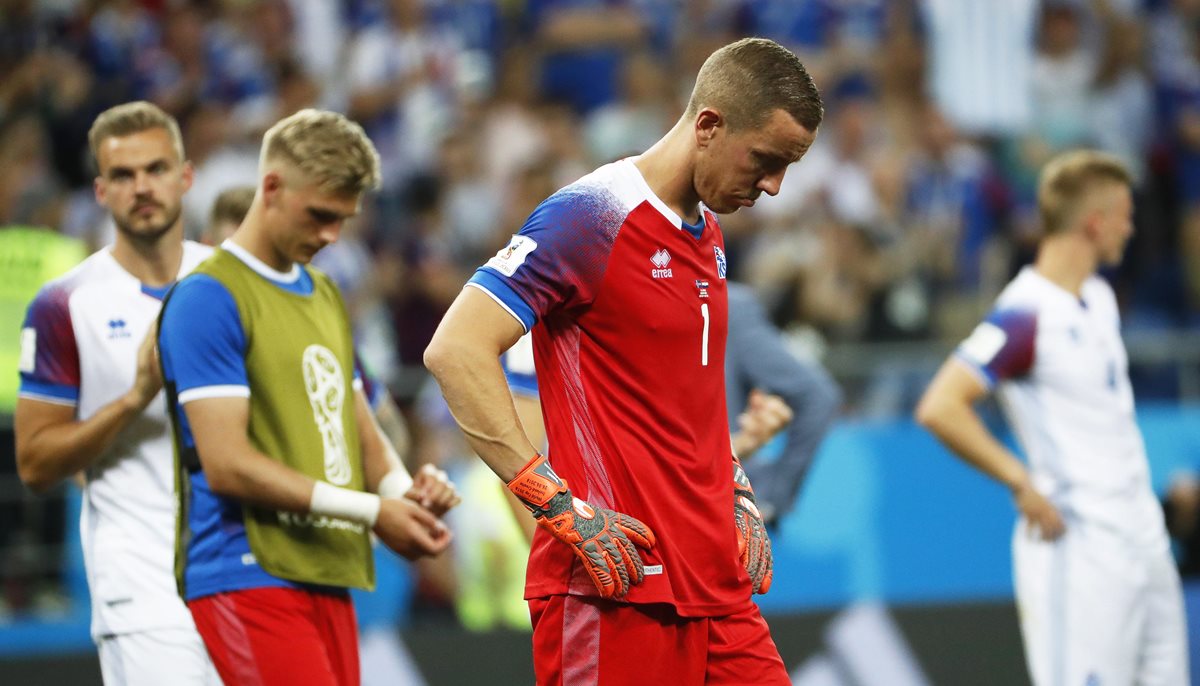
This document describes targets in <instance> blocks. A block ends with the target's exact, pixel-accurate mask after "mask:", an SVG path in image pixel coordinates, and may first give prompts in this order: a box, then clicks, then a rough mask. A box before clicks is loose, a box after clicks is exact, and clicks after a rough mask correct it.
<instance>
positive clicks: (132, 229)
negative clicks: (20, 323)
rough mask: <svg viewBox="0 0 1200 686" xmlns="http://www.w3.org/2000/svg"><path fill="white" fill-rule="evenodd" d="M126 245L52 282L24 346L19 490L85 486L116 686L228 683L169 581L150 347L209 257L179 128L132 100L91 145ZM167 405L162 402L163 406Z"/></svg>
mask: <svg viewBox="0 0 1200 686" xmlns="http://www.w3.org/2000/svg"><path fill="white" fill-rule="evenodd" d="M88 141H89V144H90V146H91V152H92V155H93V156H94V158H95V160H96V167H97V172H98V174H97V176H96V179H95V192H96V200H97V202H99V203H100V204H101V205H103V206H104V207H105V208H106V209H107V210H108V211H109V212H110V213H111V214H112V218H113V222H114V223H115V224H116V227H117V234H116V241H115V242H114V243H113V244H112V245H110V246H108V247H105V248H103V249H101V250H100V251H98V252H96V253H95V254H94V255H92V256H91V257H89V258H88V259H86V260H85V261H84V262H83V263H81V264H80V265H79V266H78V267H76V268H75V269H73V270H72V271H70V272H68V273H67V274H66V275H65V276H63V277H61V278H59V279H56V280H54V281H51V282H50V283H48V284H47V285H46V286H45V287H43V288H42V290H41V291H40V292H39V293H38V296H37V298H36V299H35V300H34V301H33V303H32V304H31V305H30V306H29V311H28V314H27V316H26V320H25V325H24V328H23V329H22V332H21V341H22V350H21V359H20V371H21V386H20V395H19V398H18V401H17V409H16V427H15V429H16V442H17V446H16V448H17V468H18V471H19V473H20V476H21V480H22V481H23V482H24V483H25V484H26V485H27V486H28V487H29V488H31V489H33V490H35V491H39V492H41V491H45V490H47V489H49V488H50V487H52V486H54V485H55V484H57V483H59V482H60V481H62V480H63V479H66V478H68V477H70V476H72V475H75V474H81V475H82V477H83V478H82V483H83V489H84V490H83V512H82V517H81V521H80V529H81V539H82V543H83V553H84V563H85V565H86V567H87V574H88V584H89V586H90V589H91V596H92V638H93V640H95V641H96V644H97V646H98V647H99V652H100V666H101V671H102V672H103V676H104V681H105V682H106V683H110V684H132V685H137V684H147V685H149V684H164V683H172V684H220V680H219V678H218V676H217V673H216V670H215V669H214V668H213V666H212V663H211V661H210V660H209V658H208V653H207V652H206V651H205V649H204V643H203V642H202V641H201V639H200V636H199V634H198V633H197V632H196V627H195V624H194V623H193V621H192V617H191V614H190V613H189V612H188V610H187V608H186V607H185V606H184V604H183V602H182V601H181V600H180V598H179V595H178V594H177V593H176V589H175V580H174V573H173V567H174V550H175V536H174V532H175V500H174V496H173V478H174V476H173V454H172V446H171V433H170V426H169V424H168V421H167V413H166V404H165V403H164V402H163V401H162V399H161V398H160V390H161V389H162V380H161V376H160V374H159V371H158V364H157V362H156V359H155V354H154V339H153V337H152V336H148V335H147V332H148V331H150V329H151V325H152V324H153V323H154V321H155V319H156V318H157V316H158V312H159V309H160V308H161V306H162V298H163V296H164V295H165V294H166V292H167V290H168V289H169V288H170V287H171V286H172V285H173V284H174V283H175V281H176V280H178V279H179V278H180V277H182V276H183V275H184V274H187V273H188V272H189V271H191V270H192V268H193V267H195V266H196V265H198V264H199V263H200V262H202V261H203V260H204V259H205V258H206V257H208V255H209V254H210V253H211V252H212V249H211V248H208V247H206V246H203V245H200V244H199V243H194V242H191V241H185V240H184V239H183V221H182V214H181V210H182V201H183V195H184V193H186V192H187V190H188V188H190V187H191V185H192V167H191V165H190V164H189V163H188V162H187V160H186V159H185V157H184V153H183V141H182V138H181V137H180V134H179V126H178V124H177V123H176V122H175V120H174V119H173V118H172V117H171V116H170V115H168V114H167V113H165V112H163V111H162V110H161V109H159V108H158V107H156V106H154V105H152V104H150V103H146V102H133V103H127V104H124V105H119V106H117V107H113V108H111V109H109V110H107V111H105V112H103V113H101V114H100V116H98V117H97V118H96V121H95V122H94V124H93V125H92V129H91V131H90V132H89V134H88ZM156 399H157V400H156Z"/></svg>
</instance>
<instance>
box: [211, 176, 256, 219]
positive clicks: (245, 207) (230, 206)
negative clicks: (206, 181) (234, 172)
mask: <svg viewBox="0 0 1200 686" xmlns="http://www.w3.org/2000/svg"><path fill="white" fill-rule="evenodd" d="M256 190H257V189H256V188H255V187H254V186H234V187H233V188H226V189H225V190H223V191H221V194H220V195H218V196H217V199H216V201H215V202H213V206H212V211H211V212H209V214H208V225H209V226H210V227H212V226H216V225H217V224H220V223H221V222H229V223H231V224H234V225H238V224H241V223H242V220H243V219H245V218H246V215H247V214H248V213H249V212H250V204H251V203H253V202H254V192H255V191H256Z"/></svg>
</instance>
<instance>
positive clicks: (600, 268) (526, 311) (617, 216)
mask: <svg viewBox="0 0 1200 686" xmlns="http://www.w3.org/2000/svg"><path fill="white" fill-rule="evenodd" d="M626 214H627V213H626V212H625V211H623V210H622V208H621V205H620V203H619V202H618V200H617V198H616V197H615V196H612V195H610V194H608V193H607V191H605V190H604V189H603V188H599V187H591V186H586V185H582V184H575V185H572V186H568V187H567V188H564V189H563V190H561V191H559V192H558V193H555V194H554V195H552V196H550V197H549V198H547V199H546V200H545V201H544V202H542V204H541V205H539V206H538V208H537V209H536V210H534V211H533V214H531V215H530V216H529V219H527V220H526V221H525V225H524V226H523V227H522V228H521V231H520V232H519V233H518V234H517V235H515V236H513V237H512V240H511V241H509V243H508V245H507V246H505V247H504V248H503V249H502V250H501V251H500V252H498V253H496V256H495V257H493V258H492V259H490V260H488V261H487V264H485V265H483V266H482V267H480V268H479V269H478V270H477V271H476V272H475V275H474V276H473V277H472V278H471V280H470V282H469V284H468V285H471V286H474V287H476V288H480V289H482V290H484V291H485V292H487V293H488V294H489V295H491V296H492V298H493V299H495V300H496V301H497V302H499V303H500V304H501V305H502V306H503V307H504V308H505V309H507V310H508V311H509V312H510V313H511V314H512V315H513V316H514V317H516V318H517V319H519V320H520V321H521V324H522V325H523V326H524V327H525V330H526V331H528V330H529V329H530V328H531V327H532V326H533V325H534V323H536V322H537V321H538V320H539V319H540V318H542V317H544V316H546V315H548V314H552V313H554V312H556V311H559V310H567V309H571V308H575V307H581V306H586V305H588V304H590V303H591V302H592V300H593V299H594V298H595V295H596V289H597V288H598V286H599V285H600V281H601V280H602V279H603V278H604V271H605V269H607V267H608V257H609V254H610V253H611V252H612V246H613V242H614V241H615V240H616V236H617V232H618V230H619V229H620V227H621V224H622V222H623V221H624V219H625V215H626Z"/></svg>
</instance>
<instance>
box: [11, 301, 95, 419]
mask: <svg viewBox="0 0 1200 686" xmlns="http://www.w3.org/2000/svg"><path fill="white" fill-rule="evenodd" d="M70 297H71V291H70V289H69V288H67V287H66V286H65V285H62V284H51V285H48V286H46V287H44V288H43V289H42V290H41V291H40V292H39V293H38V294H37V297H35V298H34V300H33V302H32V303H30V305H29V309H28V311H27V312H26V315H25V323H24V325H23V326H22V328H21V362H20V372H21V386H20V391H19V393H20V395H21V396H22V397H25V398H34V399H36V400H43V401H46V402H53V403H59V404H64V405H74V404H75V403H76V402H78V400H79V382H80V372H79V348H78V346H77V344H76V342H75V327H74V326H73V325H72V324H71V311H70V308H69V305H68V301H69V300H70ZM10 373H11V372H10Z"/></svg>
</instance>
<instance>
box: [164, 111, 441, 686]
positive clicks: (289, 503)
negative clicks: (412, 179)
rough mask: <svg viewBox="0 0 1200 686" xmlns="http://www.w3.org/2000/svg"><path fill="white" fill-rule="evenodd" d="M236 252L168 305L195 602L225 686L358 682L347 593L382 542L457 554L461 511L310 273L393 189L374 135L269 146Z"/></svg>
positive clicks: (199, 272) (359, 584)
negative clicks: (401, 447) (384, 176)
mask: <svg viewBox="0 0 1200 686" xmlns="http://www.w3.org/2000/svg"><path fill="white" fill-rule="evenodd" d="M259 166H260V181H259V183H258V187H257V191H256V194H255V197H254V201H253V203H252V204H251V206H250V210H249V213H248V214H247V215H246V218H245V220H244V221H243V222H242V223H241V226H240V227H239V228H238V230H237V232H236V233H234V235H233V237H232V238H230V239H229V240H227V241H226V242H225V243H223V244H222V246H221V249H219V250H217V251H216V252H215V253H214V255H213V257H212V258H211V259H209V260H208V261H206V262H205V263H204V264H202V265H201V266H199V267H198V268H197V269H196V271H195V273H193V274H192V275H191V276H189V277H188V278H187V279H184V280H183V281H181V282H180V283H179V284H178V285H177V286H176V287H175V289H174V290H173V291H172V293H171V295H170V296H169V297H168V299H167V301H166V303H165V304H164V307H163V312H162V316H161V318H160V326H159V350H160V355H161V358H162V368H163V377H164V380H165V384H166V387H167V395H168V407H169V411H170V412H171V416H172V419H173V422H174V428H175V440H176V456H177V459H176V462H177V479H178V491H179V496H180V500H179V502H180V520H179V521H180V532H179V548H178V550H177V575H178V582H179V588H180V591H181V593H182V595H183V597H184V599H185V601H186V602H187V604H188V607H189V608H190V609H191V611H192V615H193V617H194V618H195V620H196V625H197V628H198V629H199V630H200V634H201V635H202V636H203V638H204V642H205V645H207V647H208V651H209V654H210V655H212V658H213V661H214V662H215V663H216V666H217V670H218V672H219V673H220V675H221V678H222V679H223V680H224V681H225V684H226V686H235V685H238V684H266V685H271V684H281V685H282V684H298V683H303V684H315V685H318V686H325V685H329V686H333V685H338V684H340V685H342V686H346V685H349V684H358V683H359V661H358V643H357V630H356V627H355V619H354V610H353V607H352V605H351V602H350V597H349V593H348V591H347V589H348V588H351V587H355V588H371V587H372V586H373V584H374V564H373V560H372V555H371V543H370V533H371V532H372V531H373V532H374V533H375V534H376V535H377V536H378V537H379V539H380V540H381V541H383V543H384V544H386V545H387V546H388V547H390V548H391V549H392V550H395V551H396V552H398V553H400V554H402V555H404V556H405V557H409V558H416V557H420V556H423V555H434V554H437V553H440V552H441V551H443V550H445V548H446V547H447V545H448V544H449V542H450V535H449V532H448V531H447V530H446V528H445V527H444V525H443V524H442V523H441V522H440V521H439V520H438V519H437V518H436V516H435V515H436V514H441V513H443V512H445V510H447V509H448V508H449V507H451V506H453V505H454V504H455V503H456V502H457V495H456V494H455V493H454V490H453V488H452V487H451V486H450V485H449V484H448V483H447V482H445V481H444V480H442V479H438V478H437V477H436V475H435V473H434V471H421V472H418V477H417V483H416V484H415V485H414V483H413V480H412V478H411V477H410V476H409V474H408V472H407V471H405V469H404V468H403V466H402V465H401V464H400V461H399V459H398V458H397V456H396V455H395V452H394V451H393V450H392V449H391V447H390V446H389V444H388V442H387V441H386V439H384V438H383V436H382V433H381V431H380V429H379V427H378V425H377V424H376V422H375V420H374V418H373V417H372V415H371V412H370V409H369V408H368V405H367V400H366V399H365V397H364V396H363V393H362V391H361V384H360V383H358V380H357V379H356V377H355V375H354V373H353V365H354V361H353V360H354V358H353V347H352V345H353V343H352V341H351V337H350V322H349V319H348V318H347V315H346V311H345V306H344V304H343V302H342V299H341V296H340V295H339V293H338V291H337V289H336V287H335V286H334V285H333V283H332V281H331V280H330V279H329V278H328V277H326V276H325V275H324V274H321V273H320V272H318V271H316V270H313V269H309V268H308V267H307V266H306V265H307V263H308V262H309V260H311V259H312V257H313V255H315V254H316V253H317V252H318V251H319V250H321V249H322V248H323V247H325V246H326V245H328V244H330V243H332V242H334V241H335V240H337V238H338V234H339V232H340V230H341V227H342V224H343V223H344V222H345V221H346V220H347V219H348V218H350V217H352V216H354V215H355V214H357V213H358V210H359V205H360V203H361V200H362V196H363V195H364V194H365V193H366V192H367V191H368V190H370V189H373V188H375V187H377V186H378V183H379V157H378V154H377V153H376V152H375V148H374V146H373V145H372V144H371V142H370V141H369V140H368V139H367V138H366V136H365V134H363V132H362V129H361V128H360V127H359V126H358V125H357V124H354V123H352V122H350V121H349V120H347V119H346V118H345V117H343V116H342V115H339V114H335V113H332V112H319V111H315V110H302V111H300V112H298V113H296V114H294V115H292V116H290V117H288V118H286V119H283V120H281V121H280V122H278V123H277V124H276V125H275V126H273V127H272V128H271V129H270V130H269V131H268V132H267V133H266V136H265V137H264V140H263V146H262V152H261V154H260V163H259Z"/></svg>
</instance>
